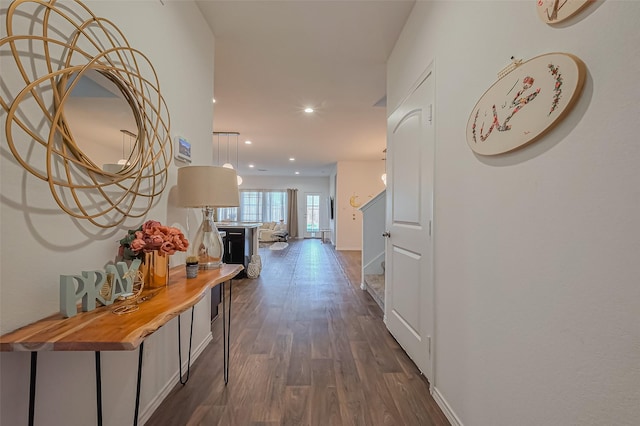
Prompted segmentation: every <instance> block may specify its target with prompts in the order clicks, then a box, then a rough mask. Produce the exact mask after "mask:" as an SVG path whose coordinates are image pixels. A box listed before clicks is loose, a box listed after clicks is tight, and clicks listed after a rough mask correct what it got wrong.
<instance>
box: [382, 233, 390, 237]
mask: <svg viewBox="0 0 640 426" xmlns="http://www.w3.org/2000/svg"><path fill="white" fill-rule="evenodd" d="M382 236H383V237H385V238H391V233H389V232H383V233H382Z"/></svg>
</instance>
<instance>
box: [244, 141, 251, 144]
mask: <svg viewBox="0 0 640 426" xmlns="http://www.w3.org/2000/svg"><path fill="white" fill-rule="evenodd" d="M244 143H245V144H246V145H251V144H252V143H253V142H251V141H244Z"/></svg>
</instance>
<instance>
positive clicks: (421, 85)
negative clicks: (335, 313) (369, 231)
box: [385, 69, 435, 383]
mask: <svg viewBox="0 0 640 426" xmlns="http://www.w3.org/2000/svg"><path fill="white" fill-rule="evenodd" d="M433 80H434V76H433V73H432V71H431V69H428V70H427V71H426V72H425V74H423V76H422V78H421V79H420V80H418V82H417V84H416V85H414V89H413V90H412V91H410V92H409V94H408V95H407V98H406V99H405V100H404V101H403V102H402V103H401V104H400V106H399V107H398V108H397V109H396V110H395V111H394V112H393V113H392V114H391V115H390V116H389V119H388V122H387V131H388V139H387V143H388V146H387V173H388V179H389V180H388V182H387V190H388V195H387V209H386V232H385V236H387V243H386V264H387V267H386V276H385V278H386V280H385V281H386V289H385V321H386V324H387V328H388V329H389V331H390V332H391V334H393V336H394V337H395V338H396V340H397V341H398V343H400V345H401V346H402V347H403V348H404V350H405V351H406V352H407V355H409V357H410V358H411V359H412V360H413V362H415V364H416V366H417V367H418V368H419V369H420V371H422V372H423V373H424V374H425V376H426V377H427V379H429V380H430V381H431V383H433V381H432V379H433V362H432V360H433V352H434V349H433V348H432V340H433V334H434V317H435V315H434V300H433V295H434V282H433V280H434V278H433V276H434V274H433V240H432V232H431V227H432V218H433V187H434V177H433V176H434V161H435V159H434V152H435V150H434V145H435V132H434V128H433V117H432V115H433V104H434V81H433Z"/></svg>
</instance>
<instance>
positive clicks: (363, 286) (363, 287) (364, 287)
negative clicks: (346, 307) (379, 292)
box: [360, 282, 367, 290]
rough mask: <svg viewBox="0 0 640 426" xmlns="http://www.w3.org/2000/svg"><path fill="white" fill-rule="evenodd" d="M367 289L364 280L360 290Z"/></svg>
mask: <svg viewBox="0 0 640 426" xmlns="http://www.w3.org/2000/svg"><path fill="white" fill-rule="evenodd" d="M366 289H367V285H366V284H365V283H364V282H362V283H360V290H366Z"/></svg>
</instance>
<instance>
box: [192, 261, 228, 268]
mask: <svg viewBox="0 0 640 426" xmlns="http://www.w3.org/2000/svg"><path fill="white" fill-rule="evenodd" d="M222 265H224V263H223V262H208V263H199V262H198V269H220V268H222Z"/></svg>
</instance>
